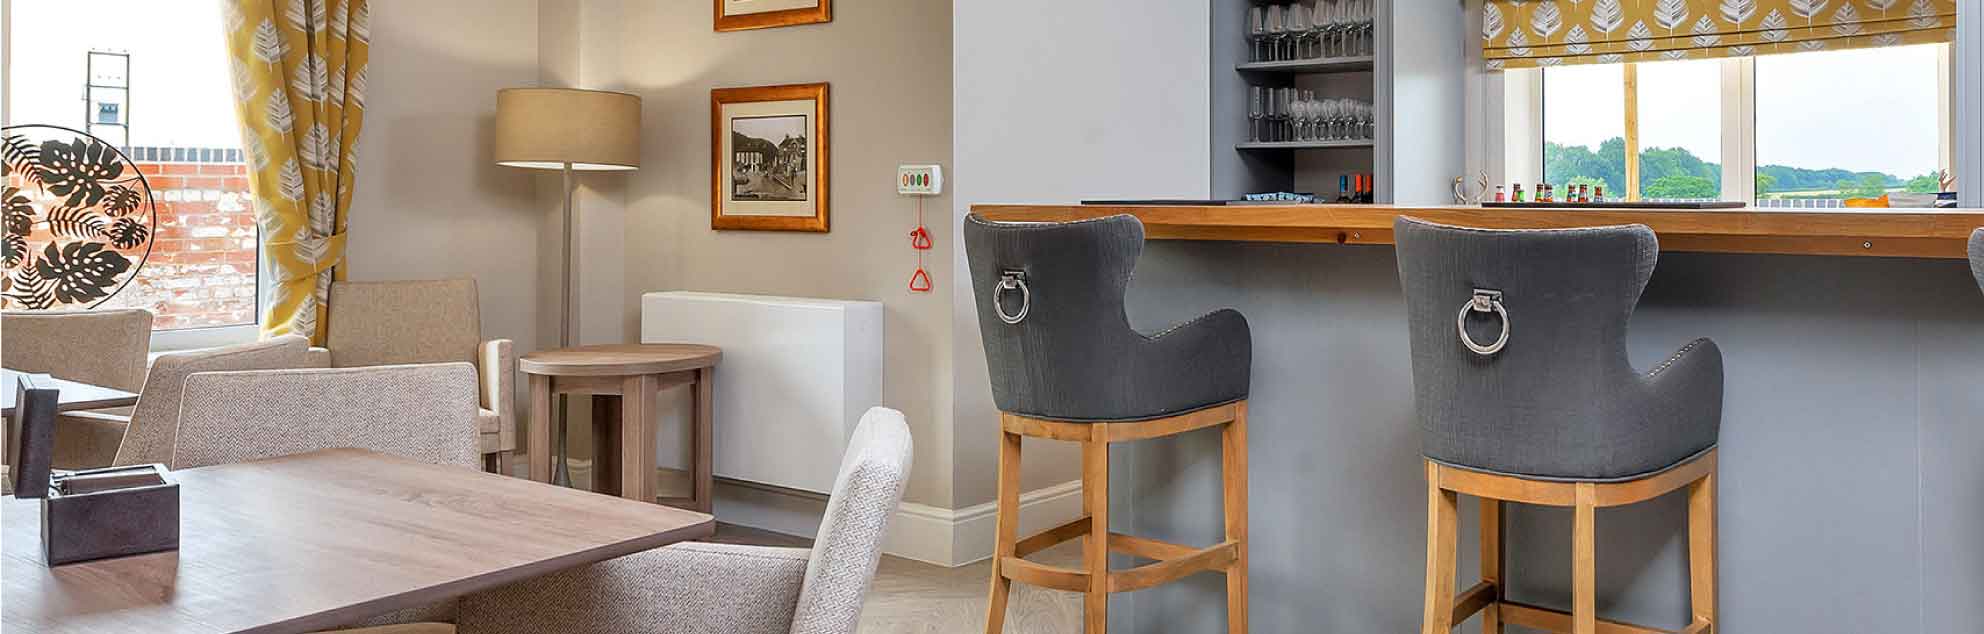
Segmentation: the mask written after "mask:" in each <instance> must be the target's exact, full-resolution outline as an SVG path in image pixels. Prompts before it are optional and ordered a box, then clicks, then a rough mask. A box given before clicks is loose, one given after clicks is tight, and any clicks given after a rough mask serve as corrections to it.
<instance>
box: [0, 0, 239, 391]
mask: <svg viewBox="0 0 1984 634" xmlns="http://www.w3.org/2000/svg"><path fill="white" fill-rule="evenodd" d="M13 34H14V7H13V3H11V2H0V126H8V125H13V114H14V108H13V105H14V104H13V100H14V86H13V80H14V79H13V78H14V73H13V65H14V55H13ZM255 231H256V236H255V319H254V321H252V322H249V323H246V324H237V325H232V326H206V327H195V328H179V329H171V330H160V329H153V330H152V337H151V352H153V353H159V352H172V351H179V350H194V349H199V348H213V347H219V346H226V345H232V344H240V343H248V342H252V341H255V340H257V339H259V338H260V337H261V334H262V319H263V312H264V311H266V310H267V309H268V302H269V298H270V294H271V282H272V281H273V279H274V278H273V277H272V276H271V272H270V270H269V267H268V260H267V256H266V255H265V254H264V253H263V250H262V236H261V227H260V226H259V225H257V226H256V227H255Z"/></svg>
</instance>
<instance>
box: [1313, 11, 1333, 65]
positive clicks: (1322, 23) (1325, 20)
mask: <svg viewBox="0 0 1984 634" xmlns="http://www.w3.org/2000/svg"><path fill="white" fill-rule="evenodd" d="M1330 4H1331V3H1330V0H1316V4H1315V6H1313V7H1310V8H1309V39H1310V40H1312V41H1314V42H1315V43H1316V54H1315V55H1309V56H1307V57H1312V58H1322V57H1328V56H1329V51H1328V50H1327V49H1326V48H1325V47H1324V45H1323V31H1324V30H1325V29H1327V28H1328V27H1329V19H1330V18H1329V10H1330Z"/></svg>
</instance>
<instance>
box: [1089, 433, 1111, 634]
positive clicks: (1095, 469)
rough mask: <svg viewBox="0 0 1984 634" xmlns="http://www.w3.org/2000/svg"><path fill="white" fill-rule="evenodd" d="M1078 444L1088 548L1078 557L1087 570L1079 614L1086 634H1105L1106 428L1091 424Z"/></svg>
mask: <svg viewBox="0 0 1984 634" xmlns="http://www.w3.org/2000/svg"><path fill="white" fill-rule="evenodd" d="M1094 427H1095V429H1094V430H1093V434H1094V435H1092V436H1090V437H1089V440H1088V442H1085V443H1082V498H1083V499H1084V500H1085V501H1086V502H1087V503H1088V519H1089V530H1088V535H1089V539H1090V546H1089V547H1088V548H1087V549H1086V552H1084V553H1082V559H1083V561H1084V562H1085V563H1086V564H1087V565H1086V566H1084V567H1085V568H1087V569H1088V596H1087V601H1086V602H1085V604H1084V606H1083V607H1084V609H1083V613H1084V615H1085V617H1086V618H1084V619H1083V620H1084V621H1085V622H1086V623H1087V628H1086V629H1084V630H1083V631H1085V632H1087V633H1088V634H1103V633H1104V632H1108V631H1109V425H1108V424H1107V423H1095V424H1094Z"/></svg>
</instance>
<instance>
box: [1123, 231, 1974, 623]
mask: <svg viewBox="0 0 1984 634" xmlns="http://www.w3.org/2000/svg"><path fill="white" fill-rule="evenodd" d="M1395 266H1396V264H1395V261H1394V259H1393V255H1392V250H1391V249H1390V248H1389V247H1330V246H1296V245H1243V244H1235V243H1172V242H1163V243H1160V242H1153V243H1151V244H1150V246H1149V247H1148V248H1147V250H1146V252H1145V254H1144V259H1143V262H1142V263H1141V265H1140V267H1139V268H1138V270H1137V275H1136V279H1135V282H1134V284H1133V287H1132V289H1131V292H1130V310H1131V321H1132V322H1133V323H1135V324H1136V325H1137V326H1138V327H1139V328H1145V329H1150V328H1158V327H1161V326H1163V325H1165V324H1168V323H1171V322H1173V321H1177V320H1181V319H1187V318H1190V317H1192V316H1194V315H1197V314H1199V313H1201V312H1203V311H1204V310H1206V309H1210V308H1214V307H1220V306H1232V307H1235V308H1238V309H1239V310H1241V311H1242V312H1244V313H1245V314H1246V315H1247V318H1248V320H1249V322H1250V323H1251V324H1252V326H1253V331H1254V337H1255V351H1254V387H1253V397H1252V405H1251V410H1250V411H1251V413H1252V419H1251V420H1252V425H1251V434H1250V435H1251V447H1250V461H1251V468H1252V471H1251V473H1250V477H1251V478H1252V495H1251V497H1252V504H1253V507H1252V530H1253V534H1252V540H1253V546H1252V560H1253V567H1254V568H1253V574H1252V584H1251V587H1252V591H1253V596H1252V603H1251V605H1252V606H1253V616H1252V621H1253V629H1254V630H1255V631H1261V632H1297V631H1303V632H1406V631H1414V630H1415V629H1416V628H1417V627H1418V624H1419V618H1420V600H1421V599H1420V590H1421V587H1422V581H1423V579H1422V577H1423V574H1424V573H1423V569H1424V561H1425V559H1424V535H1425V521H1426V520H1425V508H1426V506H1425V497H1424V496H1425V488H1424V484H1423V475H1422V471H1421V467H1420V466H1419V464H1420V463H1419V458H1418V453H1417V443H1418V438H1417V435H1416V430H1415V427H1414V423H1413V418H1412V404H1411V385H1412V383H1411V381H1412V377H1411V373H1410V368H1409V363H1408V355H1407V343H1406V333H1405V327H1404V322H1403V320H1404V310H1403V299H1402V298H1401V296H1400V294H1399V290H1398V282H1397V277H1396V272H1395V268H1394V267H1395ZM1696 336H1708V337H1713V338H1714V339H1715V340H1716V341H1717V342H1718V343H1719V344H1720V345H1721V347H1722V349H1723V351H1724V355H1725V359H1726V361H1727V368H1728V378H1727V386H1728V395H1727V399H1726V412H1725V419H1724V424H1723V432H1722V469H1723V471H1722V474H1723V480H1722V484H1721V495H1722V497H1721V503H1722V522H1721V538H1722V541H1721V547H1722V563H1721V579H1722V588H1723V590H1722V592H1721V600H1722V611H1723V614H1722V619H1723V624H1724V625H1725V626H1726V627H1727V629H1728V631H1731V632H1819V633H1830V632H1838V633H1858V632H1888V633H1898V632H1925V633H1926V632H1939V633H1940V632H1957V631H1975V629H1976V627H1977V625H1976V624H1977V623H1979V622H1984V606H1980V605H1979V603H1978V602H1977V601H1976V599H1977V597H1980V596H1984V546H1980V545H1979V544H1978V539H1977V537H1978V536H1979V535H1984V493H1980V491H1984V488H1980V485H1984V294H1980V293H1979V292H1978V289H1977V286H1976V284H1975V282H1974V281H1973V280H1972V279H1971V278H1970V276H1969V275H1968V273H1967V271H1966V270H1965V267H1964V265H1963V264H1962V263H1961V262H1959V261H1955V260H1946V261H1930V260H1898V259H1849V258H1813V257H1794V256H1738V255H1709V254H1680V253H1671V254H1666V255H1664V256H1663V257H1662V261H1661V265H1660V269H1659V271H1658V272H1657V273H1656V274H1655V276H1654V278H1653V281H1652V284H1651V286H1650V287H1649V288H1648V290H1647V293H1646V296H1645V298H1644V300H1643V301H1642V304H1641V307H1640V310H1639V312H1638V313H1637V314H1636V315H1635V318H1634V321H1633V336H1632V344H1631V352H1632V355H1633V358H1634V360H1635V362H1636V364H1637V365H1640V366H1641V367H1645V366H1647V365H1650V364H1652V363H1655V362H1658V360H1659V359H1661V358H1664V357H1665V355H1667V354H1668V353H1670V352H1671V351H1672V350H1673V349H1674V348H1675V347H1677V346H1680V345H1682V344H1683V343H1685V342H1687V341H1688V340H1689V339H1691V338H1693V337H1696ZM1218 447H1219V445H1218V439H1217V436H1215V435H1213V434H1211V433H1204V432H1202V433H1200V434H1198V435H1194V436H1187V437H1184V438H1179V439H1175V440H1171V441H1162V440H1160V441H1149V442H1145V443H1140V444H1137V445H1133V446H1131V447H1129V448H1127V449H1119V450H1117V455H1115V456H1113V457H1112V465H1114V466H1115V468H1116V469H1117V471H1116V474H1115V475H1116V476H1117V478H1118V479H1117V480H1116V482H1117V483H1118V484H1117V486H1116V487H1115V488H1114V490H1113V493H1114V496H1113V498H1114V499H1113V500H1112V508H1113V509H1115V511H1114V512H1116V513H1119V515H1118V517H1119V518H1121V519H1119V522H1121V523H1119V524H1118V526H1117V527H1116V528H1117V530H1129V531H1130V532H1133V533H1136V534H1143V535H1148V536H1152V537H1159V538H1166V539H1173V540H1178V541H1181V542H1184V543H1196V544H1205V543H1212V542H1215V541H1217V538H1218V536H1219V531H1220V529H1219V526H1220V524H1219V508H1220V503H1219V488H1218V477H1217V473H1218V472H1217V470H1216V468H1217V466H1218V456H1219V451H1218ZM1475 508H1476V507H1475V503H1474V502H1473V501H1472V500H1463V502H1462V509H1463V512H1462V518H1461V522H1462V524H1461V527H1462V530H1461V533H1462V535H1463V536H1464V539H1463V542H1462V546H1461V553H1462V570H1463V571H1464V572H1463V573H1462V580H1461V584H1462V585H1461V587H1466V585H1468V584H1471V583H1473V582H1474V581H1475V578H1474V577H1475V575H1474V574H1473V573H1471V572H1466V571H1472V570H1476V568H1474V566H1475V565H1476V562H1475V560H1474V558H1473V557H1472V556H1471V555H1470V553H1473V552H1475V546H1474V544H1473V539H1472V536H1473V535H1474V534H1475V531H1476V530H1477V529H1476V527H1477V526H1478V525H1477V524H1476V523H1475V521H1476V520H1475V513H1474V510H1475ZM1683 518H1684V505H1683V500H1682V499H1680V498H1679V497H1678V496H1669V497H1665V498H1661V499H1657V500H1654V501H1652V502H1649V503H1645V504H1642V505H1639V506H1634V507H1628V508H1622V509H1617V510H1602V511H1600V512H1599V535H1598V538H1599V550H1598V553H1599V564H1598V565H1599V580H1600V581H1599V601H1598V605H1599V609H1600V611H1601V612H1602V614H1603V615H1604V616H1606V617H1608V618H1622V619H1627V620H1635V621H1639V622H1643V623H1646V624H1649V625H1655V626H1662V627H1679V626H1680V625H1682V624H1684V623H1685V622H1686V618H1687V605H1686V596H1687V589H1686V559H1685V542H1684V538H1683V535H1684V533H1683ZM1569 534H1570V517H1569V514H1568V513H1567V512H1564V511H1560V510H1556V509H1536V508H1519V509H1517V510H1515V511H1512V512H1511V514H1510V525H1509V535H1510V551H1509V554H1510V557H1511V563H1510V570H1511V575H1512V579H1513V580H1512V582H1511V584H1512V594H1513V596H1515V597H1516V598H1518V599H1522V600H1528V601H1533V602H1537V603H1541V604H1545V605H1554V606H1557V607H1560V608H1561V607H1567V606H1568V605H1569V601H1570V585H1569V578H1570V575H1569V570H1570V558H1569V552H1570V543H1569V538H1568V536H1569ZM1222 592H1223V586H1222V584H1221V582H1220V579H1219V578H1218V577H1217V576H1216V575H1200V576H1198V577H1194V578H1192V579H1190V580H1189V581H1188V582H1186V583H1183V584H1180V585H1175V586H1170V587H1164V588H1157V589H1153V590H1149V591H1144V592H1139V593H1135V594H1133V595H1130V596H1129V597H1128V598H1127V599H1120V600H1119V601H1118V602H1117V603H1116V604H1115V605H1116V606H1118V607H1117V608H1116V609H1115V611H1114V613H1113V614H1112V623H1113V624H1116V625H1118V626H1122V627H1129V628H1130V630H1129V631H1134V632H1139V633H1149V632H1207V631H1216V630H1217V629H1218V628H1220V627H1221V624H1222V623H1223V622H1224V620H1223V619H1224V613H1225V610H1224V607H1223V606H1224V603H1223V598H1222V596H1223V595H1222ZM1474 621H1478V619H1474V620H1471V621H1470V622H1469V623H1468V625H1467V629H1466V630H1464V631H1476V628H1478V627H1479V626H1478V625H1477V624H1476V623H1475V622H1474Z"/></svg>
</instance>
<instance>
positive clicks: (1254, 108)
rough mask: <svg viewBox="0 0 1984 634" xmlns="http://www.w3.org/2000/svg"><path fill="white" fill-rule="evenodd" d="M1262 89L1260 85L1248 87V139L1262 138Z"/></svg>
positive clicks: (1258, 139) (1257, 139)
mask: <svg viewBox="0 0 1984 634" xmlns="http://www.w3.org/2000/svg"><path fill="white" fill-rule="evenodd" d="M1261 90H1262V88H1261V87H1260V86H1248V87H1247V140H1248V141H1256V142H1258V141H1260V140H1261V119H1262V117H1263V116H1265V115H1263V114H1262V111H1261Z"/></svg>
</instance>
